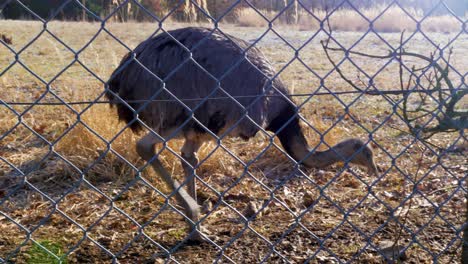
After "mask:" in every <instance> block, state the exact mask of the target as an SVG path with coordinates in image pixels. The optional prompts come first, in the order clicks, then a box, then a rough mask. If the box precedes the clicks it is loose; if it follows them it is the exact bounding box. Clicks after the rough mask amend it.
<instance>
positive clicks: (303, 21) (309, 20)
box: [298, 12, 325, 31]
mask: <svg viewBox="0 0 468 264" xmlns="http://www.w3.org/2000/svg"><path fill="white" fill-rule="evenodd" d="M314 15H315V16H316V17H317V18H319V19H322V18H323V17H325V16H323V15H321V14H314ZM317 29H320V21H319V20H317V19H316V18H315V17H313V16H312V15H310V14H309V13H307V12H301V13H300V15H299V20H298V30H300V31H309V30H317Z"/></svg>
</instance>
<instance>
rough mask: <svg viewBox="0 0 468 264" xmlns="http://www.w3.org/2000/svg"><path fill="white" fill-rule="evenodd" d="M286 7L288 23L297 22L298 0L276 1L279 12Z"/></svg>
mask: <svg viewBox="0 0 468 264" xmlns="http://www.w3.org/2000/svg"><path fill="white" fill-rule="evenodd" d="M285 8H287V10H286V11H285V12H284V13H283V14H284V16H285V17H286V19H285V20H286V23H288V24H297V20H298V16H297V0H278V1H277V2H276V10H277V11H278V12H280V11H282V10H283V9H285Z"/></svg>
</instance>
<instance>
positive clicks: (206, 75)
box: [109, 28, 294, 139]
mask: <svg viewBox="0 0 468 264" xmlns="http://www.w3.org/2000/svg"><path fill="white" fill-rule="evenodd" d="M174 39H176V40H177V41H178V42H179V43H180V44H179V43H177V42H176V41H174ZM182 45H183V46H185V48H184V47H183V46H182ZM248 47H249V44H248V43H246V42H245V41H243V40H240V39H238V38H235V37H232V36H228V37H226V36H224V35H222V34H220V33H218V32H214V33H212V32H211V31H210V30H208V29H203V28H184V29H179V30H175V31H172V32H170V35H169V34H160V35H159V36H157V37H155V38H153V39H150V40H148V41H146V42H143V43H142V44H140V45H139V46H138V47H137V48H136V49H135V51H134V53H135V58H136V59H137V60H138V62H136V61H134V60H132V57H131V56H127V57H126V59H124V60H123V61H122V63H121V65H125V64H127V63H128V65H126V66H125V67H124V68H123V71H121V72H120V73H117V74H115V75H114V76H113V78H112V81H111V82H110V83H109V85H110V90H112V91H113V92H116V93H118V94H119V96H120V97H121V98H122V99H123V100H125V101H138V100H141V101H144V100H148V99H149V98H152V99H153V100H154V102H151V103H149V104H148V105H147V106H146V107H145V108H143V109H141V111H139V112H138V114H139V118H140V119H141V121H143V122H145V123H146V124H147V125H148V126H150V127H151V128H153V129H154V130H155V132H157V133H158V134H160V135H166V136H170V134H171V132H172V131H174V130H175V129H177V128H179V127H181V126H182V125H184V126H183V128H182V131H183V132H184V133H187V132H190V131H196V132H197V133H206V132H207V131H206V129H209V130H210V132H211V133H213V134H215V135H222V134H223V133H225V132H226V131H228V134H229V135H230V136H240V137H242V138H246V139H247V138H250V137H252V136H254V135H255V134H256V133H257V131H258V130H259V129H260V127H262V128H267V127H268V125H269V124H270V123H271V122H272V120H273V119H274V118H275V117H277V116H279V115H280V113H281V112H282V111H283V112H284V111H288V112H289V115H291V114H294V105H293V104H291V98H289V95H288V90H287V89H286V87H285V86H284V85H283V83H282V82H281V80H280V79H279V78H274V79H273V77H275V72H274V70H273V68H272V66H271V64H270V63H269V62H268V61H267V60H266V58H265V57H264V56H263V54H262V53H261V52H260V51H259V50H258V49H257V48H255V47H252V48H250V49H249V50H248V51H247V52H246V54H245V56H244V50H246V49H247V48H248ZM189 50H190V51H189ZM190 56H191V57H192V58H193V60H191V59H190ZM148 70H149V71H150V72H151V73H150V72H149V71H148ZM153 74H154V75H153ZM271 79H273V81H272V82H270V80H271ZM161 80H163V82H162V81H161ZM218 80H219V83H218ZM135 83H138V85H135ZM163 83H164V86H163ZM218 84H219V86H218ZM163 87H164V88H163ZM165 89H167V90H165ZM109 95H110V97H111V98H114V97H113V96H112V95H111V94H109ZM153 96H154V97H153ZM231 97H232V98H235V99H232V98H231ZM179 100H180V101H179ZM144 104H145V103H144V102H136V103H132V102H130V103H129V105H130V106H131V107H132V108H133V109H134V110H137V111H138V110H140V108H141V107H142V106H143V105H144ZM117 107H118V108H119V115H120V117H121V118H123V119H124V120H125V121H126V122H129V123H131V122H132V121H133V120H134V111H133V110H132V109H130V108H128V107H127V106H125V105H123V104H118V105H117ZM192 111H193V114H194V117H195V119H191V120H189V119H190V118H191V116H192ZM291 117H292V116H291ZM188 120H189V121H188ZM187 121H188V123H186V122H187ZM185 123H186V124H185ZM131 126H132V128H138V127H140V126H141V124H140V123H139V122H137V121H136V122H135V121H134V122H133V123H132V125H131ZM177 135H181V133H178V134H177Z"/></svg>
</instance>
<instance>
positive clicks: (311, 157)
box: [267, 107, 342, 168]
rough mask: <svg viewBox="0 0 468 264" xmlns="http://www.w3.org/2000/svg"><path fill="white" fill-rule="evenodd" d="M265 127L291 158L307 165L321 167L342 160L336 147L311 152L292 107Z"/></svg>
mask: <svg viewBox="0 0 468 264" xmlns="http://www.w3.org/2000/svg"><path fill="white" fill-rule="evenodd" d="M267 129H268V130H270V131H272V132H274V133H275V134H276V136H277V137H278V139H279V140H280V142H281V145H283V148H284V150H285V151H286V152H287V153H288V154H289V155H290V156H291V157H292V158H293V159H295V160H296V161H300V162H301V163H303V164H304V165H306V166H307V167H315V168H322V167H326V166H328V165H331V164H333V163H335V162H338V161H340V160H342V159H341V158H340V157H342V156H340V155H339V154H338V153H339V150H338V153H337V149H333V148H330V149H328V150H326V151H314V152H313V153H311V150H310V147H309V145H308V144H307V140H306V139H305V137H304V134H303V132H302V128H301V126H300V125H299V118H298V117H297V115H295V110H294V108H293V107H289V108H286V109H285V110H283V111H282V112H281V113H280V114H279V115H278V117H276V118H275V119H273V120H272V121H271V122H270V124H269V126H268V127H267Z"/></svg>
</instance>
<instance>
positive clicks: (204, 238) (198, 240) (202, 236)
mask: <svg viewBox="0 0 468 264" xmlns="http://www.w3.org/2000/svg"><path fill="white" fill-rule="evenodd" d="M216 238H217V237H216V236H215V235H212V234H211V233H210V232H209V231H208V230H207V229H205V228H202V227H198V228H197V229H194V230H192V231H191V232H190V237H189V239H188V241H187V242H188V243H189V244H204V243H213V241H214V240H216Z"/></svg>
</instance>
